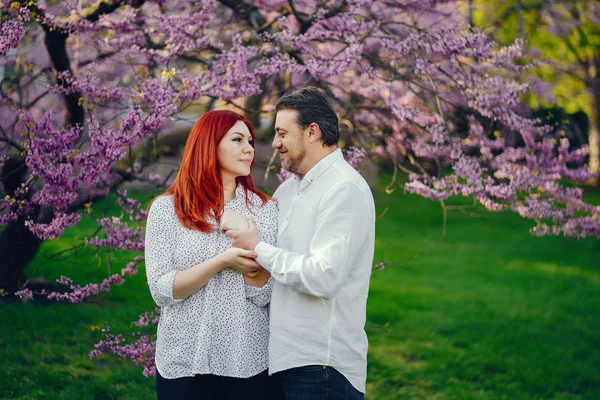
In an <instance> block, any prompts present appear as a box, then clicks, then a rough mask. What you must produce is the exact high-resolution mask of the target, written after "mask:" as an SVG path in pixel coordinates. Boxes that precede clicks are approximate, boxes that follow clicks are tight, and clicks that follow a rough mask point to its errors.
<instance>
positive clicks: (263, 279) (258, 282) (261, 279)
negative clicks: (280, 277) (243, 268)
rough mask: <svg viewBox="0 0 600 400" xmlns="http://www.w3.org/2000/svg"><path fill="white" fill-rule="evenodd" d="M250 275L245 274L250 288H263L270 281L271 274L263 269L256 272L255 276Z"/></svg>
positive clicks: (245, 280) (245, 279)
mask: <svg viewBox="0 0 600 400" xmlns="http://www.w3.org/2000/svg"><path fill="white" fill-rule="evenodd" d="M249 275H250V274H244V282H245V283H246V284H247V285H250V286H256V287H263V286H265V285H266V284H267V282H268V281H269V277H270V276H271V273H270V272H269V271H267V270H266V269H264V268H261V269H260V270H259V271H257V272H256V274H255V275H254V276H249Z"/></svg>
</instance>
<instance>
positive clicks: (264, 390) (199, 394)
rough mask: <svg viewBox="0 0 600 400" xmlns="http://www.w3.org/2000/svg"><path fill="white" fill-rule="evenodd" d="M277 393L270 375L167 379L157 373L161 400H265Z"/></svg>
mask: <svg viewBox="0 0 600 400" xmlns="http://www.w3.org/2000/svg"><path fill="white" fill-rule="evenodd" d="M274 391H275V385H274V383H273V379H272V378H271V377H270V376H269V375H268V374H267V371H263V372H261V373H260V374H258V375H256V376H253V377H250V378H246V379H242V378H231V377H227V376H217V375H194V376H190V377H184V378H176V379H166V378H163V377H162V376H160V374H159V373H158V371H156V397H157V399H158V400H188V399H189V400H239V399H243V400H265V399H272V398H276V397H274V396H275V395H274V394H273V393H274Z"/></svg>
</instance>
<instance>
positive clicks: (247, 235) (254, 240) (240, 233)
mask: <svg viewBox="0 0 600 400" xmlns="http://www.w3.org/2000/svg"><path fill="white" fill-rule="evenodd" d="M225 234H226V235H227V236H229V237H230V238H231V239H232V240H233V246H234V247H240V248H242V249H247V250H254V248H255V247H256V245H257V244H259V243H260V242H261V241H262V237H261V236H260V232H259V231H258V228H257V227H256V224H255V223H254V220H253V219H252V217H250V220H248V229H243V228H242V229H236V228H232V229H227V230H226V231H225Z"/></svg>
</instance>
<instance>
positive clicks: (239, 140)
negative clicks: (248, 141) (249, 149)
mask: <svg viewBox="0 0 600 400" xmlns="http://www.w3.org/2000/svg"><path fill="white" fill-rule="evenodd" d="M233 141H234V142H241V141H242V138H235V139H233Z"/></svg>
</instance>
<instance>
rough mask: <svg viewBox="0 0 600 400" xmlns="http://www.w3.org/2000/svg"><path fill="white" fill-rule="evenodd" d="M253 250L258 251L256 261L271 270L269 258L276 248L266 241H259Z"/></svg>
mask: <svg viewBox="0 0 600 400" xmlns="http://www.w3.org/2000/svg"><path fill="white" fill-rule="evenodd" d="M254 251H255V252H257V253H258V257H256V262H257V263H259V264H260V266H261V267H263V268H264V269H266V270H267V271H269V272H271V258H272V256H273V254H275V252H276V251H277V248H276V247H275V246H273V245H270V244H269V243H267V242H259V243H258V244H257V245H256V247H255V248H254Z"/></svg>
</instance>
